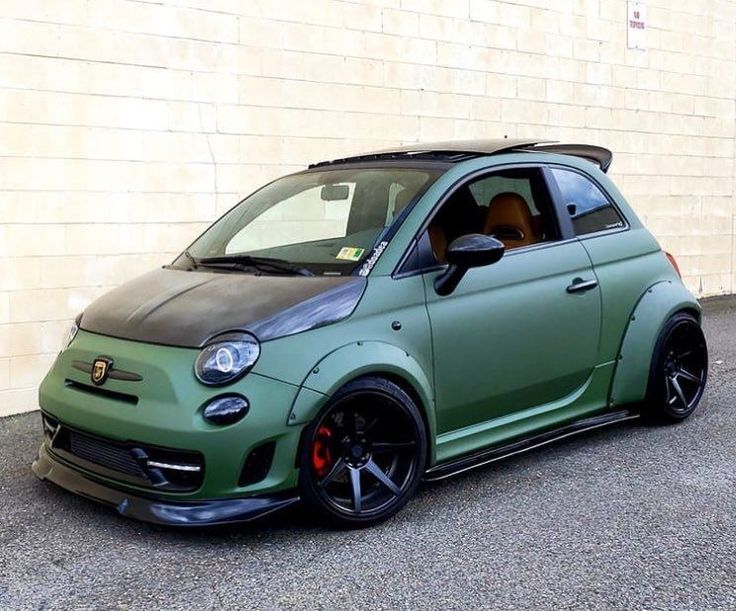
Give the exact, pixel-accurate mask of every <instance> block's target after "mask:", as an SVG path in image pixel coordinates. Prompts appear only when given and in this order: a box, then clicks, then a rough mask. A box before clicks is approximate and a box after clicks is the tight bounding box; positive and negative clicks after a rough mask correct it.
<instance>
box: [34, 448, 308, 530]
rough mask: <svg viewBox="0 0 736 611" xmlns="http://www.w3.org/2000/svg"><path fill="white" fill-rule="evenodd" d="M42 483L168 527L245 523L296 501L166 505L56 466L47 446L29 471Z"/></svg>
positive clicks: (292, 497) (287, 496) (278, 497)
mask: <svg viewBox="0 0 736 611" xmlns="http://www.w3.org/2000/svg"><path fill="white" fill-rule="evenodd" d="M31 468H32V469H33V473H34V474H35V475H36V476H37V477H38V478H39V479H42V480H48V481H50V482H53V483H54V484H56V485H57V486H60V487H62V488H64V489H66V490H69V491H70V492H74V493H75V494H78V495H80V496H84V497H86V498H89V499H92V500H94V501H98V502H100V503H104V504H105V505H110V506H113V507H115V508H116V509H117V512H118V513H119V514H120V515H122V516H125V517H127V518H135V519H136V520H142V521H144V522H152V523H154V524H164V525H167V526H214V525H216V524H231V523H234V522H248V521H250V520H254V519H256V518H260V517H262V516H264V515H266V514H268V513H272V512H274V511H278V510H279V509H283V508H285V507H288V506H289V505H293V504H294V503H296V502H298V501H299V497H298V496H297V494H296V493H295V492H294V491H290V492H287V493H284V494H274V495H270V496H253V497H248V498H241V499H221V500H212V501H178V502H177V501H169V500H165V501H164V500H160V499H153V498H147V497H144V496H135V495H132V494H129V493H128V492H124V491H122V490H118V489H116V488H110V487H109V486H106V485H104V484H101V483H98V482H97V481H95V480H93V479H90V478H88V477H86V476H85V475H83V474H82V473H80V472H79V471H76V470H75V469H71V468H69V467H67V466H66V465H65V464H63V463H61V462H59V461H58V460H56V459H55V458H54V456H52V455H51V454H49V452H48V450H47V449H46V445H45V444H44V445H42V446H41V448H40V449H39V450H38V458H37V459H36V460H35V461H34V462H33V465H32V467H31Z"/></svg>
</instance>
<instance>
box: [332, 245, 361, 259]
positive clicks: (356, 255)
mask: <svg viewBox="0 0 736 611" xmlns="http://www.w3.org/2000/svg"><path fill="white" fill-rule="evenodd" d="M364 252H365V248H352V247H350V246H345V247H343V248H341V249H340V252H339V253H337V257H335V258H336V259H343V260H344V261H360V258H361V257H362V256H363V253H364Z"/></svg>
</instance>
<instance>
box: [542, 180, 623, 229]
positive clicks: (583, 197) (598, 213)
mask: <svg viewBox="0 0 736 611" xmlns="http://www.w3.org/2000/svg"><path fill="white" fill-rule="evenodd" d="M552 174H553V175H554V177H555V181H557V186H558V187H559V189H560V193H562V201H563V202H564V204H565V207H566V208H567V211H568V213H569V214H570V218H571V219H572V226H573V229H574V230H575V234H576V235H585V234H587V233H595V232H597V231H607V230H609V229H617V228H619V227H623V226H624V222H623V219H622V218H621V215H619V213H618V211H617V210H616V208H615V207H614V206H613V204H612V203H611V201H610V200H609V199H608V197H607V196H606V195H605V194H604V193H603V191H601V190H600V189H599V188H598V187H597V186H596V184H595V183H593V181H591V180H590V179H588V178H586V177H585V176H583V175H582V174H578V173H577V172H573V171H572V170H563V169H562V168H552Z"/></svg>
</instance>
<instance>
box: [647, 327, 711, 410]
mask: <svg viewBox="0 0 736 611" xmlns="http://www.w3.org/2000/svg"><path fill="white" fill-rule="evenodd" d="M707 377H708V348H707V346H706V343H705V336H704V335H703V330H702V329H701V328H700V325H699V324H698V321H697V320H696V319H695V318H694V317H693V316H692V315H691V314H687V313H685V312H680V313H678V314H675V315H674V316H673V317H672V318H670V319H669V320H668V321H667V323H666V324H665V326H664V329H662V332H661V334H660V336H659V339H658V340H657V344H656V346H655V349H654V355H653V358H652V369H651V373H650V379H649V390H648V392H647V398H646V401H645V404H646V405H645V409H646V410H647V413H648V414H649V415H651V416H653V417H654V418H655V419H658V420H664V421H668V422H678V421H680V420H684V419H685V418H687V417H688V416H689V415H690V414H692V413H693V412H694V411H695V408H696V407H697V406H698V403H699V402H700V399H701V398H702V396H703V392H704V390H705V382H706V379H707Z"/></svg>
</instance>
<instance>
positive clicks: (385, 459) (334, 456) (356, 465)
mask: <svg viewBox="0 0 736 611" xmlns="http://www.w3.org/2000/svg"><path fill="white" fill-rule="evenodd" d="M426 455H427V434H426V431H425V428H424V422H423V420H422V416H421V414H420V412H419V409H418V408H417V406H416V405H415V403H414V401H413V400H412V399H411V397H409V395H408V394H407V393H406V392H404V390H403V389H401V387H399V386H398V385H396V384H394V383H393V382H391V381H389V380H386V379H383V378H378V377H366V378H360V379H358V380H354V381H353V382H350V383H349V384H347V385H346V386H345V387H344V388H343V389H342V390H340V391H339V392H338V393H337V394H336V395H335V397H334V398H333V399H332V400H331V401H330V403H329V404H328V405H327V406H326V407H325V409H323V410H322V412H321V413H320V415H319V416H318V417H317V418H316V419H315V420H314V422H313V423H312V424H311V425H310V426H309V427H308V429H307V431H306V434H305V437H304V443H303V444H302V449H301V456H300V458H301V460H300V470H299V480H300V488H301V491H302V495H303V497H304V500H305V501H306V502H307V503H308V504H309V505H311V506H312V507H313V508H314V509H316V510H317V511H318V512H319V513H320V514H322V515H323V516H325V517H326V518H327V519H328V520H329V521H331V522H332V523H334V524H337V525H338V526H342V527H348V528H355V527H361V526H369V525H373V524H376V523H378V522H381V521H383V520H385V519H387V518H389V517H390V516H392V515H393V514H395V513H396V512H397V511H399V509H401V508H402V507H403V506H404V505H405V504H406V503H407V501H408V500H409V498H411V496H412V495H413V494H414V491H415V490H416V488H417V486H418V485H419V481H420V479H421V477H422V475H423V473H424V468H425V464H426Z"/></svg>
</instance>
